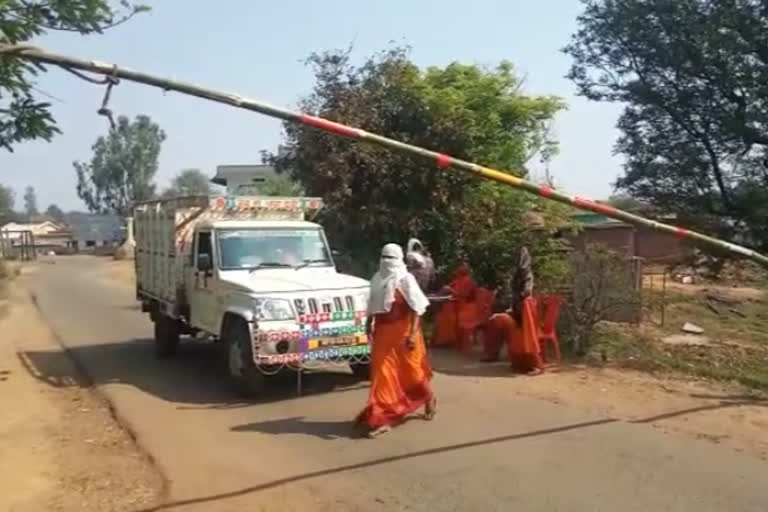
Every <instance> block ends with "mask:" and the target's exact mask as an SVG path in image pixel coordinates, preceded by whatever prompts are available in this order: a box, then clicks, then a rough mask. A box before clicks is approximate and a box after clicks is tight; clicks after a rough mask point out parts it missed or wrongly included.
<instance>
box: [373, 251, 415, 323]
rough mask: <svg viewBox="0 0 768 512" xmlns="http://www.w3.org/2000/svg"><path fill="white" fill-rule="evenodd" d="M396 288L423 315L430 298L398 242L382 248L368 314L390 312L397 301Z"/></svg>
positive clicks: (412, 307) (374, 277)
mask: <svg viewBox="0 0 768 512" xmlns="http://www.w3.org/2000/svg"><path fill="white" fill-rule="evenodd" d="M395 290H400V293H401V294H402V295H403V298H405V301H406V302H407V303H408V305H409V306H410V307H411V309H413V310H414V311H415V312H416V314H417V315H419V316H421V315H423V314H424V312H425V311H426V310H427V306H429V300H428V299H427V297H426V295H424V292H422V291H421V287H420V286H419V284H418V283H417V282H416V278H414V277H413V276H412V275H411V273H410V272H408V269H407V268H406V267H405V262H404V261H403V249H402V247H400V246H399V245H397V244H387V245H385V246H384V248H382V250H381V261H380V263H379V271H378V272H376V274H375V275H374V276H373V277H372V278H371V297H370V300H369V301H368V314H369V315H377V314H380V313H389V311H390V310H391V309H392V303H393V302H394V301H395Z"/></svg>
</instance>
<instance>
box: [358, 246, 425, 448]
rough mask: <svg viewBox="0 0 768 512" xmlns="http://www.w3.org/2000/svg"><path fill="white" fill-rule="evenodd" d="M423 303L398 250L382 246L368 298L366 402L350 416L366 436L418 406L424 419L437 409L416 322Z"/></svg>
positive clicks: (376, 433)
mask: <svg viewBox="0 0 768 512" xmlns="http://www.w3.org/2000/svg"><path fill="white" fill-rule="evenodd" d="M427 306H429V301H428V300H427V297H426V296H425V295H424V293H423V292H422V291H421V288H420V287H419V284H418V283H417V282H416V279H415V278H414V277H413V276H412V275H411V274H410V273H409V272H408V270H407V269H406V266H405V262H404V261H403V249H402V248H401V247H400V246H399V245H397V244H388V245H385V246H384V248H383V249H382V251H381V262H380V266H379V271H378V272H377V273H376V275H374V276H373V278H372V279H371V295H370V300H369V302H368V320H367V324H366V328H367V330H368V332H369V334H370V335H372V342H371V344H372V347H371V389H370V392H369V395H368V403H367V404H366V406H365V408H364V409H363V410H362V412H360V414H358V416H357V419H356V420H355V423H356V424H365V425H366V426H367V427H368V429H369V432H368V436H369V437H377V436H379V435H381V434H384V433H386V432H389V431H390V429H391V428H392V426H393V425H394V424H396V423H398V422H400V421H402V420H403V419H404V418H405V417H406V416H407V415H408V414H411V413H412V412H414V411H416V410H418V409H419V408H421V407H422V406H423V407H424V408H425V415H424V416H425V418H426V419H427V420H431V419H433V418H434V416H435V413H436V412H437V399H436V398H435V395H434V393H433V392H432V388H431V386H430V380H431V379H432V370H431V368H430V367H429V362H428V361H427V352H426V348H425V346H424V337H423V335H422V332H421V325H420V317H421V316H422V315H423V314H424V312H425V311H426V309H427Z"/></svg>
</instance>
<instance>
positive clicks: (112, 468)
mask: <svg viewBox="0 0 768 512" xmlns="http://www.w3.org/2000/svg"><path fill="white" fill-rule="evenodd" d="M7 291H8V294H9V295H8V298H7V299H6V300H5V301H3V300H2V299H0V303H2V302H5V305H6V313H5V315H3V316H2V318H0V332H2V336H1V337H0V408H1V409H2V411H3V414H2V415H0V475H3V476H2V478H1V479H0V510H7V511H12V512H27V511H29V512H32V511H35V512H36V511H40V510H49V511H86V512H91V511H93V512H96V511H99V512H102V511H127V510H136V509H140V508H144V507H147V506H150V505H155V504H157V503H158V502H159V499H160V498H161V496H162V493H163V489H164V485H163V478H162V476H161V475H160V474H159V473H158V471H157V470H156V469H155V468H154V466H153V465H152V464H151V461H150V460H149V459H148V458H147V457H146V456H145V455H144V454H143V453H142V452H141V450H140V449H139V448H138V447H137V446H136V444H135V443H134V441H133V440H132V438H131V437H130V435H129V434H128V433H126V432H125V431H124V430H123V429H122V428H120V426H119V425H118V424H117V423H116V422H115V420H114V419H113V417H112V415H111V413H110V410H109V407H108V405H107V404H106V402H104V401H103V400H102V399H101V398H100V397H98V396H97V395H95V394H93V393H92V392H91V391H89V390H88V389H87V383H86V382H78V381H76V380H75V379H77V377H75V378H68V379H64V380H55V381H53V380H50V379H45V378H44V377H43V375H51V374H53V375H79V373H78V372H77V371H76V370H75V369H74V368H71V366H72V363H71V360H70V359H69V358H68V356H67V355H66V354H65V353H64V352H62V350H61V349H60V347H59V346H58V344H57V343H56V342H55V340H54V339H53V336H52V334H51V332H50V330H49V329H48V327H47V326H46V325H45V323H44V322H43V320H42V318H41V317H40V316H39V313H38V312H37V310H36V308H35V307H34V305H33V304H32V302H31V301H30V300H29V298H28V297H27V296H26V295H24V294H23V292H22V291H21V290H20V289H17V288H15V287H14V286H9V288H8V290H7ZM28 352H35V353H38V354H39V353H45V354H47V355H48V356H49V357H46V358H45V361H46V363H45V364H46V365H49V366H58V367H59V368H61V370H62V371H58V372H52V371H51V370H52V369H53V368H39V367H37V366H36V365H39V364H40V363H39V361H37V362H35V361H32V360H30V358H28V357H26V355H25V354H26V353H28Z"/></svg>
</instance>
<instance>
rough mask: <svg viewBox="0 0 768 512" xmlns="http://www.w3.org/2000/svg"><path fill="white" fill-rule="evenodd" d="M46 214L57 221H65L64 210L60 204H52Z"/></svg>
mask: <svg viewBox="0 0 768 512" xmlns="http://www.w3.org/2000/svg"><path fill="white" fill-rule="evenodd" d="M45 214H46V215H47V216H48V217H50V218H52V219H53V220H55V221H56V222H63V221H64V211H63V210H62V209H61V208H59V207H58V205H55V204H52V205H50V206H48V208H47V209H46V210H45Z"/></svg>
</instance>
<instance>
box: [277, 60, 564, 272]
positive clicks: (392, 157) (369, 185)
mask: <svg viewBox="0 0 768 512" xmlns="http://www.w3.org/2000/svg"><path fill="white" fill-rule="evenodd" d="M349 57H350V56H349V52H341V51H331V52H326V53H321V54H312V55H311V56H310V57H309V59H308V61H307V63H308V64H309V65H311V66H312V67H313V69H314V72H315V80H316V83H315V86H314V90H313V92H312V93H311V94H310V95H309V96H307V97H305V98H303V99H302V100H301V102H300V103H301V107H302V109H303V110H304V111H307V112H312V113H314V114H316V115H320V116H323V117H325V118H328V119H332V120H338V121H340V122H344V123H347V124H351V125H354V126H358V127H360V128H362V129H365V130H368V131H371V132H374V133H377V134H381V135H385V136H388V137H392V138H395V139H398V140H401V141H403V142H407V143H410V144H416V145H419V146H424V147H428V148H432V149H435V150H439V151H443V152H445V153H448V154H451V155H453V156H455V157H458V158H465V159H468V160H473V161H480V162H483V163H484V164H487V165H495V166H498V167H500V168H506V169H521V168H522V166H523V164H524V163H525V162H526V161H527V160H529V159H530V158H532V157H533V156H535V155H543V156H545V157H548V156H550V155H551V154H553V153H554V152H555V151H556V144H555V142H554V141H553V140H552V139H551V138H550V136H549V130H548V128H549V125H550V123H551V121H552V118H553V116H554V115H555V113H556V112H558V111H559V110H560V109H562V108H563V103H562V102H561V101H560V100H559V99H558V98H555V97H549V96H547V97H531V96H526V95H525V94H523V92H522V90H521V87H522V83H521V80H520V79H518V78H517V77H516V76H515V74H514V72H513V68H512V65H511V64H510V63H508V62H503V63H501V64H500V65H499V66H497V67H496V68H495V69H483V68H481V67H478V66H474V65H462V64H458V63H453V64H450V65H448V66H447V67H445V68H438V67H432V68H429V69H426V70H421V69H419V68H418V67H417V66H416V65H415V64H413V63H412V62H411V61H410V60H409V59H408V53H407V50H405V49H402V48H394V49H391V50H388V51H384V52H381V53H379V54H376V55H374V56H372V57H370V58H369V59H368V60H367V61H366V62H365V63H364V64H363V65H362V66H360V67H354V66H352V65H351V63H350V58H349ZM284 130H285V133H286V147H285V148H284V149H285V150H284V151H282V152H281V153H282V154H273V155H271V157H268V158H267V159H266V161H267V162H268V163H272V164H273V165H275V166H276V169H277V170H278V171H284V172H289V173H290V175H291V177H292V178H294V179H295V180H296V181H298V182H299V183H300V184H301V185H302V186H303V188H304V189H305V190H306V192H307V194H309V195H313V196H315V195H316V196H321V197H323V198H324V199H325V204H326V206H325V209H324V210H323V212H322V216H323V218H324V219H325V226H326V228H327V229H328V232H329V236H330V238H331V240H332V241H333V242H334V245H336V246H337V247H339V248H340V249H343V250H344V251H347V252H349V253H351V255H352V256H353V257H354V258H355V259H357V260H359V261H369V262H372V263H373V262H375V261H377V260H378V251H379V250H380V248H381V245H382V244H383V243H385V242H391V241H399V242H403V243H404V242H405V240H407V238H409V237H410V236H412V235H418V236H419V237H421V238H422V239H423V240H424V241H425V242H426V243H427V245H428V246H429V247H430V249H431V250H432V251H433V253H435V256H436V261H438V264H439V263H440V261H442V262H443V263H444V264H446V265H448V264H453V263H455V261H456V260H457V259H458V258H461V257H464V256H465V254H462V253H461V252H460V251H458V249H462V248H460V247H459V248H457V247H456V244H455V243H453V242H452V237H453V236H455V234H456V233H457V231H458V230H459V227H460V226H462V223H463V222H464V221H465V220H466V218H467V216H468V215H469V213H468V210H467V198H468V196H469V194H470V192H471V191H472V190H473V189H475V188H476V187H477V186H478V182H477V181H476V180H473V179H471V178H470V177H468V176H466V175H465V174H463V173H459V172H454V171H445V170H441V169H439V168H438V167H437V166H436V165H434V164H432V163H429V162H425V161H424V160H421V159H417V158H414V157H411V156H405V155H402V154H398V153H394V152H392V151H389V150H386V149H382V148H378V147H374V146H370V145H364V144H359V143H356V142H352V141H349V140H346V139H342V138H339V137H335V136H333V135H329V134H327V133H324V132H319V131H317V130H313V129H310V128H306V127H304V126H298V125H292V124H290V123H285V124H284ZM514 200H515V201H522V199H521V195H520V194H517V195H515V199H514ZM507 221H509V222H512V221H514V219H507ZM486 222H487V219H486ZM502 222H503V220H502Z"/></svg>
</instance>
